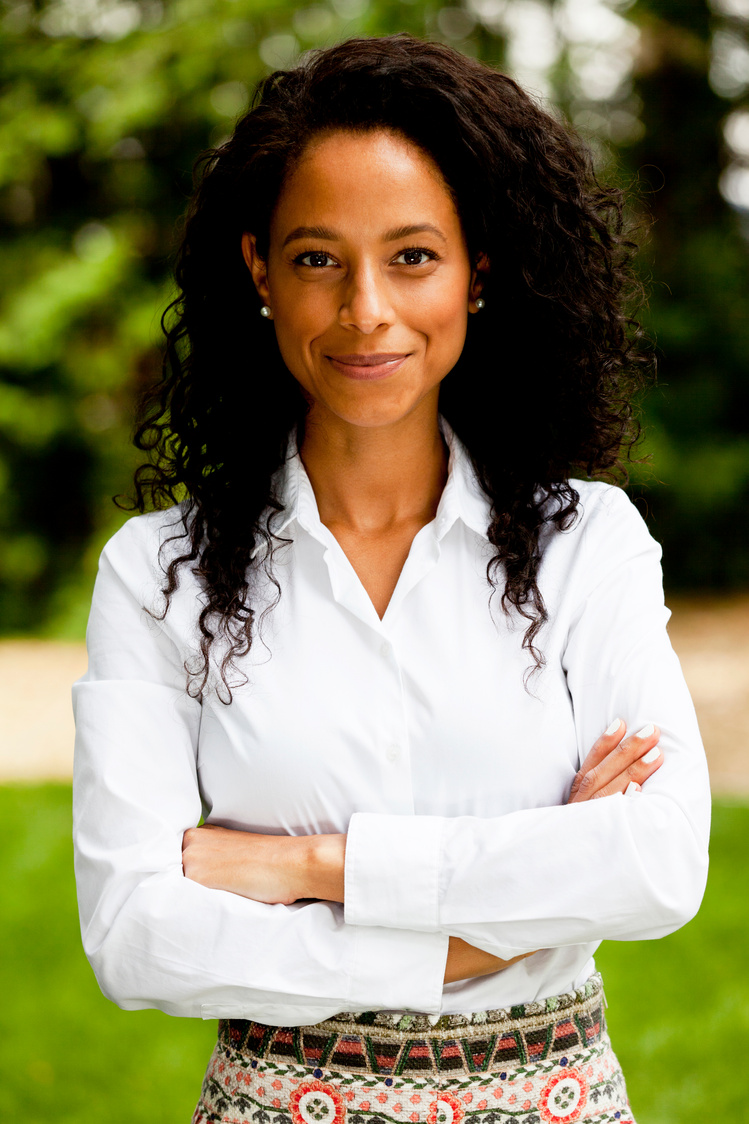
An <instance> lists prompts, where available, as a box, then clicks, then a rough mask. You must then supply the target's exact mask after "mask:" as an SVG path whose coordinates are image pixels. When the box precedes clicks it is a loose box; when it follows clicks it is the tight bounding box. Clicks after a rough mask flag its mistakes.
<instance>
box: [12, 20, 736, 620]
mask: <svg viewBox="0 0 749 1124" xmlns="http://www.w3.org/2000/svg"><path fill="white" fill-rule="evenodd" d="M514 2H515V0H511V5H512V3H514ZM553 6H554V5H553V4H552V7H553ZM500 7H501V5H499V6H498V5H496V4H495V5H494V6H493V7H492V4H491V3H488V5H487V4H486V3H484V4H483V8H482V5H480V4H479V5H478V6H476V7H474V9H473V11H474V14H472V13H471V11H469V10H467V9H461V8H459V7H457V6H449V5H447V6H445V5H443V4H440V3H438V2H435V0H410V2H408V3H406V2H405V0H382V2H378V3H375V2H374V0H369V3H368V2H367V0H326V2H324V3H322V2H321V3H315V4H312V5H310V6H305V7H297V6H296V4H295V3H293V2H292V0H170V3H169V4H166V5H162V3H160V0H128V2H118V0H112V2H111V3H109V2H107V3H105V2H103V0H91V3H86V4H73V3H71V2H69V0H40V2H38V3H36V4H33V5H32V4H31V3H30V2H28V0H0V59H1V60H2V62H1V63H0V219H1V220H2V222H3V234H4V236H3V241H2V244H0V275H1V276H2V277H3V279H4V290H3V293H2V296H1V297H0V631H3V632H5V633H13V632H36V633H42V634H45V633H46V634H53V635H61V636H66V635H67V636H78V635H80V634H81V629H82V625H83V622H84V620H85V615H86V607H87V603H88V600H89V597H90V590H91V582H92V578H93V573H94V570H95V565H96V559H97V557H98V553H99V550H100V548H101V546H102V544H103V542H104V541H105V540H106V538H107V537H108V536H109V535H110V534H111V533H113V531H114V530H115V529H116V527H117V526H118V525H119V524H120V523H121V522H122V521H123V519H124V518H125V517H126V516H125V515H124V514H123V513H122V512H121V511H119V510H118V509H117V508H116V507H115V506H114V505H113V504H112V502H111V497H112V495H113V494H115V493H121V492H123V491H125V490H127V488H128V486H129V482H130V479H131V475H132V470H133V468H134V466H135V464H136V463H137V458H136V454H135V451H134V450H133V449H132V447H131V445H130V431H131V427H132V418H133V412H134V405H135V402H136V399H137V397H138V395H139V393H140V392H141V390H142V389H143V387H144V386H145V385H146V383H148V382H150V381H151V380H152V379H153V377H154V376H155V375H156V374H157V373H158V370H159V366H160V362H161V356H160V341H161V335H160V330H159V317H160V315H161V313H162V311H163V310H164V308H165V307H166V305H167V303H168V302H169V299H170V297H171V295H172V283H171V280H170V263H171V257H172V254H173V251H174V249H175V244H176V224H177V220H178V219H179V216H180V215H181V213H182V212H183V210H184V207H185V204H186V201H187V198H188V196H189V194H190V190H191V167H192V164H193V161H194V159H195V158H196V156H197V155H198V154H199V153H200V152H201V151H202V150H204V149H205V148H206V147H207V146H208V145H209V144H216V143H220V141H221V140H222V138H223V137H225V136H226V135H227V134H228V133H229V132H230V130H231V127H232V124H233V121H234V120H235V118H236V117H237V115H238V114H240V113H241V112H242V111H243V110H244V108H245V107H246V105H247V102H248V98H249V95H250V92H251V91H252V89H253V87H254V84H255V82H256V81H257V79H258V78H260V77H261V76H262V75H264V74H266V73H268V72H269V71H270V70H271V69H275V68H277V67H279V66H284V65H288V64H290V63H292V62H293V61H294V60H295V59H296V58H297V57H298V54H299V52H300V51H302V50H304V49H307V48H309V47H313V46H318V45H325V44H328V43H332V42H335V41H338V40H340V39H342V38H346V37H348V36H351V35H357V34H366V35H378V34H385V33H390V32H393V31H397V30H408V31H411V32H413V33H414V34H417V35H421V36H425V37H429V38H443V39H447V40H448V41H450V42H453V43H455V44H456V45H457V46H458V47H459V49H461V50H463V51H465V52H467V53H471V54H474V55H476V56H478V57H481V58H482V59H484V60H485V61H488V62H491V63H493V64H498V65H502V61H503V58H504V55H505V45H506V44H505V35H506V26H503V25H501V21H498V19H494V17H491V18H489V17H487V18H485V19H484V20H483V22H482V21H480V20H477V18H476V15H475V12H477V11H479V9H482V10H483V9H486V11H487V12H490V10H491V11H494V10H495V9H496V10H499V8H500ZM626 15H627V18H629V19H632V20H633V21H635V22H637V23H638V24H639V25H640V26H641V28H642V32H643V35H646V36H647V41H648V43H650V44H651V48H652V49H649V50H648V51H646V52H645V53H644V55H643V58H645V60H646V62H645V63H643V62H641V63H640V64H639V65H638V68H636V71H635V75H634V97H635V99H637V98H639V99H640V102H641V103H642V109H641V113H640V116H641V119H642V122H643V125H644V133H643V134H642V135H641V136H640V137H639V139H638V138H637V137H636V136H635V137H634V139H633V137H632V136H624V135H623V137H622V138H620V139H619V141H617V142H616V145H615V144H614V141H610V142H609V143H608V146H606V145H603V146H602V145H601V144H600V143H599V144H598V148H599V150H603V149H606V151H608V152H609V153H610V154H611V155H612V156H613V157H615V158H616V160H617V161H618V162H619V166H620V168H621V174H622V176H623V178H624V179H630V180H634V181H635V183H637V184H639V185H640V187H641V189H642V196H643V203H644V204H645V206H647V207H649V208H650V209H651V210H653V211H654V213H655V218H656V222H655V224H654V226H653V228H652V233H651V237H650V243H649V247H648V250H647V253H646V256H645V258H644V260H643V269H644V272H645V273H646V274H650V275H651V276H652V278H653V284H652V297H651V302H650V307H649V310H648V311H647V323H648V327H649V328H650V329H651V331H652V333H653V334H654V336H655V337H656V339H657V344H658V349H659V359H660V370H661V385H660V389H659V390H658V391H657V392H656V393H655V394H653V395H651V397H650V399H649V401H648V404H647V417H646V421H647V442H648V447H649V448H652V449H653V450H654V452H655V453H656V461H655V466H654V474H653V473H650V474H649V473H648V471H643V470H638V471H637V473H636V476H635V479H636V483H637V485H638V486H639V487H641V488H643V489H646V491H647V496H648V503H649V507H650V511H651V517H652V526H653V530H654V532H655V533H656V535H657V536H658V537H660V538H662V539H663V540H664V541H665V545H666V565H667V573H668V576H669V578H670V580H671V583H672V584H679V583H680V584H682V585H684V584H687V585H701V584H704V583H711V584H715V585H720V584H723V585H728V584H734V585H735V584H738V583H742V582H745V581H746V580H747V579H748V578H749V551H746V549H745V547H744V545H743V543H742V542H740V541H739V542H737V541H736V536H735V527H736V525H737V521H738V518H739V515H740V513H741V512H742V511H743V508H744V506H745V503H746V501H747V499H749V452H748V450H747V441H746V437H745V420H744V419H745V418H746V416H747V406H748V405H749V401H748V399H749V390H747V386H748V385H749V384H748V383H747V379H746V355H747V343H748V342H749V340H748V339H747V336H748V334H749V327H748V326H747V318H746V316H745V308H746V298H747V295H748V292H749V279H748V278H747V268H746V266H747V248H746V243H745V241H744V240H742V238H741V237H740V235H739V232H738V226H737V219H736V216H735V214H734V213H732V212H731V211H730V209H729V208H728V207H727V205H726V204H724V203H723V201H722V200H721V198H720V196H719V194H718V190H717V175H718V168H719V164H720V162H721V160H722V159H723V156H722V154H721V150H720V141H719V136H720V123H721V120H722V117H723V116H724V115H725V113H726V111H727V109H728V108H729V104H728V102H726V100H725V99H721V98H719V97H718V96H717V95H716V94H714V93H713V92H712V91H711V89H710V86H709V83H708V77H707V72H708V66H709V50H708V38H709V34H710V30H711V26H712V24H711V19H712V17H711V16H710V14H709V11H708V8H707V6H706V5H705V4H703V3H702V0H693V2H692V3H690V4H688V5H674V4H673V3H671V2H670V0H647V2H643V0H639V2H638V3H636V4H635V5H634V6H633V7H630V8H628V9H627V12H626ZM510 22H511V21H510ZM507 26H509V25H507ZM653 44H655V47H653ZM570 57H571V56H570V55H569V53H565V54H563V56H562V57H561V59H560V60H559V62H558V64H557V65H556V66H555V70H554V74H555V81H556V97H557V100H558V101H559V103H560V104H561V105H562V106H564V107H566V108H568V109H569V108H572V109H574V106H575V104H576V103H575V97H576V96H577V95H575V75H574V66H573V65H572V63H571V62H570ZM647 60H650V61H647ZM578 102H579V97H578ZM578 109H579V106H578ZM594 109H595V107H594ZM609 109H611V107H609ZM596 112H597V113H598V117H596V113H594V112H593V111H592V110H585V111H584V113H583V117H584V116H585V113H587V115H588V117H587V119H589V120H594V119H595V120H598V121H599V123H600V122H603V125H606V112H607V110H606V106H605V105H604V106H603V107H601V106H598V108H597V109H596ZM616 112H619V111H618V110H616V107H615V106H614V108H613V109H612V110H611V114H610V117H611V121H614V120H615V118H616ZM601 114H603V116H601ZM574 115H575V114H574V113H573V116H574ZM620 116H621V113H620ZM625 116H626V115H625ZM577 118H580V113H579V112H578V113H577ZM593 140H596V138H595V137H594V138H593ZM598 140H600V138H598ZM596 143H598V141H596ZM617 146H618V147H617ZM658 480H662V481H663V484H662V485H661V484H658V483H657V481H658Z"/></svg>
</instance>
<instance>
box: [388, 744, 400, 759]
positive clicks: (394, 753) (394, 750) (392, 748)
mask: <svg viewBox="0 0 749 1124" xmlns="http://www.w3.org/2000/svg"><path fill="white" fill-rule="evenodd" d="M400 752H401V747H400V746H399V745H395V744H393V745H389V746H388V747H387V759H388V761H397V760H398V758H399V757H400Z"/></svg>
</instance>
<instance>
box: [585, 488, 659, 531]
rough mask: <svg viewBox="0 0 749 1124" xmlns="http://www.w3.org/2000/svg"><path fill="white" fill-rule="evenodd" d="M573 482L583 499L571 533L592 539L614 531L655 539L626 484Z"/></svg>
mask: <svg viewBox="0 0 749 1124" xmlns="http://www.w3.org/2000/svg"><path fill="white" fill-rule="evenodd" d="M570 484H571V485H572V487H573V488H574V489H575V491H576V492H577V494H578V496H579V497H580V499H579V502H578V505H577V512H576V515H575V519H574V522H573V523H572V525H571V527H570V529H569V532H567V533H572V534H574V535H576V536H579V537H581V538H584V539H586V540H587V541H588V542H591V541H595V540H598V539H604V540H606V539H608V538H609V537H610V536H612V535H613V536H614V537H615V538H618V537H619V535H621V534H627V535H629V534H635V535H637V536H639V537H642V536H643V535H644V536H646V537H647V538H648V539H651V535H650V532H649V531H648V528H647V525H646V523H645V520H644V519H643V517H642V514H641V513H640V510H639V509H638V507H637V506H636V504H634V503H633V502H632V500H631V499H630V497H629V496H628V495H627V493H626V492H625V491H624V490H623V489H622V488H619V487H617V486H616V485H614V484H605V483H603V481H601V480H570ZM651 541H654V540H652V539H651Z"/></svg>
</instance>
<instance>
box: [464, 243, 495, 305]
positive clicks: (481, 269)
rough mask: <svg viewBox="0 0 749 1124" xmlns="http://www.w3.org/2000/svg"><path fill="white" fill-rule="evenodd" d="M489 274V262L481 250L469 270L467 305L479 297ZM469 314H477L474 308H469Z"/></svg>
mask: <svg viewBox="0 0 749 1124" xmlns="http://www.w3.org/2000/svg"><path fill="white" fill-rule="evenodd" d="M489 272H490V262H489V258H488V256H487V255H486V254H485V253H484V251H483V250H482V251H481V253H479V254H478V255H477V257H476V262H475V265H474V267H473V269H472V270H471V283H470V285H469V288H468V301H469V305H473V304H474V302H475V300H476V298H477V297H480V296H481V290H482V289H483V287H484V283H485V281H486V278H487V277H488V275H489ZM469 311H470V312H478V309H477V308H476V307H475V306H474V307H473V308H469Z"/></svg>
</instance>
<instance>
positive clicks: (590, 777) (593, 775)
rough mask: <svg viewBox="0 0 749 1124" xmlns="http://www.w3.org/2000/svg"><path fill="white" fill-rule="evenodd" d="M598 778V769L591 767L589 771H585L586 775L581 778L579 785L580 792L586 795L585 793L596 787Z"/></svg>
mask: <svg viewBox="0 0 749 1124" xmlns="http://www.w3.org/2000/svg"><path fill="white" fill-rule="evenodd" d="M597 779H598V774H597V770H596V769H591V770H590V771H589V772H588V773H585V774H584V776H583V777H582V778H581V780H580V784H579V786H578V793H580V794H582V795H585V793H589V792H591V791H592V790H594V789H595V787H596V781H597Z"/></svg>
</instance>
